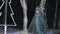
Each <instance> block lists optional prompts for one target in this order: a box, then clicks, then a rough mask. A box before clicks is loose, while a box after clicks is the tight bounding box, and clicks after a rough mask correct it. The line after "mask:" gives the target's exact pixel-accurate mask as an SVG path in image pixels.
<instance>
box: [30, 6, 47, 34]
mask: <svg viewBox="0 0 60 34" xmlns="http://www.w3.org/2000/svg"><path fill="white" fill-rule="evenodd" d="M46 28H47V27H46V21H45V20H44V14H43V13H42V12H41V8H40V7H36V9H35V16H34V17H33V19H32V22H31V24H30V27H29V31H30V32H32V34H45V32H46Z"/></svg>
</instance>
